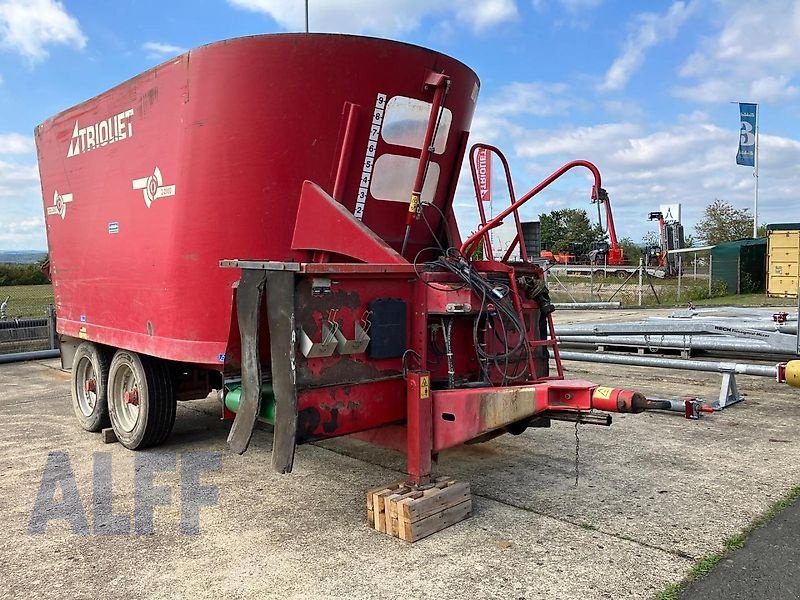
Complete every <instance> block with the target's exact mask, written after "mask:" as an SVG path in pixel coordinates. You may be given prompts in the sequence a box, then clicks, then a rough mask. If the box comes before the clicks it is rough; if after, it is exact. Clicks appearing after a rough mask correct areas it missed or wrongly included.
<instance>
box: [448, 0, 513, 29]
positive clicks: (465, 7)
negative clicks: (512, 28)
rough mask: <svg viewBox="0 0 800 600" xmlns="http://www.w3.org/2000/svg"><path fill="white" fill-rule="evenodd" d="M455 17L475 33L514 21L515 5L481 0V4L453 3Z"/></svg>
mask: <svg viewBox="0 0 800 600" xmlns="http://www.w3.org/2000/svg"><path fill="white" fill-rule="evenodd" d="M453 6H454V8H455V11H456V17H457V18H458V19H459V20H460V21H462V22H464V23H467V24H468V25H470V26H471V27H472V29H474V30H475V31H482V30H484V29H489V28H491V27H495V26H497V25H500V24H502V23H505V22H507V21H515V20H516V19H517V17H518V16H519V14H518V13H517V3H516V2H514V0H483V1H481V2H469V1H467V2H460V3H457V2H456V3H453Z"/></svg>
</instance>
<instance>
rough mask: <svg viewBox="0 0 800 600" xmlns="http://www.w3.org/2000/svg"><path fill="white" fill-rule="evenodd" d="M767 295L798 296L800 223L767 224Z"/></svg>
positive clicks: (799, 280) (799, 285)
mask: <svg viewBox="0 0 800 600" xmlns="http://www.w3.org/2000/svg"><path fill="white" fill-rule="evenodd" d="M767 240H768V245H767V295H768V296H770V297H771V298H797V290H798V287H800V277H798V273H800V269H798V267H800V223H779V224H775V225H767Z"/></svg>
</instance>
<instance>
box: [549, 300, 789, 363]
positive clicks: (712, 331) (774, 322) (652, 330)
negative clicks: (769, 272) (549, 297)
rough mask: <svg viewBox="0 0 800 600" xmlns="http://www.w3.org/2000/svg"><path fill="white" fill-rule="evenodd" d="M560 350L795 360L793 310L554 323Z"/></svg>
mask: <svg viewBox="0 0 800 600" xmlns="http://www.w3.org/2000/svg"><path fill="white" fill-rule="evenodd" d="M556 335H557V337H558V341H559V344H560V346H561V347H564V348H576V347H578V348H584V349H586V348H593V349H598V348H601V347H602V348H635V349H637V350H639V351H646V352H652V353H657V352H664V351H673V352H674V351H680V352H681V353H682V354H684V355H685V356H687V355H689V354H691V352H692V351H703V353H704V354H708V355H714V354H717V353H722V354H725V353H746V354H752V355H768V356H773V357H787V358H789V357H791V358H794V357H797V356H800V336H799V335H798V327H797V312H796V311H793V312H792V313H791V314H790V313H788V312H786V311H776V309H757V308H712V309H699V310H698V309H687V310H679V311H675V312H674V313H672V314H671V315H670V316H669V317H654V318H648V319H643V320H638V321H629V322H622V323H596V324H592V323H580V324H573V325H557V326H556Z"/></svg>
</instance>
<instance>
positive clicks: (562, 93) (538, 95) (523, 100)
mask: <svg viewBox="0 0 800 600" xmlns="http://www.w3.org/2000/svg"><path fill="white" fill-rule="evenodd" d="M579 105H588V104H587V103H586V101H584V100H581V99H579V98H578V97H577V96H575V95H573V94H572V92H571V88H570V86H569V85H567V84H566V83H543V82H529V83H521V82H516V81H515V82H512V83H509V84H508V85H505V86H503V87H502V88H501V89H500V90H499V92H498V93H497V94H496V95H495V96H494V97H492V98H491V99H490V100H488V101H486V102H484V103H483V105H481V106H479V108H478V111H480V112H482V113H485V114H486V115H494V116H516V115H533V116H536V117H549V116H553V115H563V114H566V113H567V112H568V111H570V110H571V109H574V108H576V107H577V106H579Z"/></svg>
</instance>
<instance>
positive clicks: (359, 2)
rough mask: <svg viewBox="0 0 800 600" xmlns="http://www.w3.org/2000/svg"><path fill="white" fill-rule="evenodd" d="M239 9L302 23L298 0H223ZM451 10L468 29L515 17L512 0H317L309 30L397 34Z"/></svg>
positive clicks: (289, 24) (288, 24) (294, 25)
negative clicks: (389, 2) (385, 1)
mask: <svg viewBox="0 0 800 600" xmlns="http://www.w3.org/2000/svg"><path fill="white" fill-rule="evenodd" d="M228 2H229V4H231V5H232V6H235V7H237V8H241V9H244V10H250V11H254V12H260V13H264V14H266V15H268V16H270V17H271V18H272V19H274V20H275V21H276V22H277V23H278V25H280V26H281V27H283V28H284V29H288V30H296V31H302V30H303V29H304V28H305V5H304V3H303V2H286V0H228ZM448 14H449V15H452V16H454V17H455V19H456V20H457V21H458V22H461V23H463V24H465V25H467V26H468V27H470V28H471V29H472V30H473V31H476V32H480V31H482V30H484V29H487V28H490V27H494V26H497V25H500V24H502V23H506V22H511V21H515V20H517V18H518V17H519V14H518V11H517V3H516V0H472V1H470V0H449V1H448V0H427V1H425V0H397V1H396V2H393V3H392V6H391V10H387V8H386V5H385V4H383V3H381V2H375V1H374V0H347V1H345V0H317V1H316V2H313V3H311V7H310V11H309V29H311V31H327V32H347V33H370V34H378V35H398V34H402V33H407V32H409V31H413V30H414V29H416V28H417V27H419V25H420V22H421V20H422V18H423V17H426V16H430V15H436V16H439V17H441V16H443V15H444V16H446V15H448Z"/></svg>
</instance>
